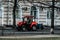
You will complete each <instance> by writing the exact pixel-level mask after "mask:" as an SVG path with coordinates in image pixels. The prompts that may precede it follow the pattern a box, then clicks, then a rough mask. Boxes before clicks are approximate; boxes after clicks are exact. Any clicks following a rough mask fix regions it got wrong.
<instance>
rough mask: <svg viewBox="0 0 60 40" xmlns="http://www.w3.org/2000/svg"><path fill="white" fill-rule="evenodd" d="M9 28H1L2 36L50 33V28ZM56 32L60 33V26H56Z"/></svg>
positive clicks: (0, 33)
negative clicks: (31, 29)
mask: <svg viewBox="0 0 60 40" xmlns="http://www.w3.org/2000/svg"><path fill="white" fill-rule="evenodd" d="M5 29H8V30H0V36H2V35H4V36H11V35H13V36H21V35H22V36H24V35H47V34H50V28H49V27H48V28H45V29H43V30H40V29H38V30H37V31H23V32H22V31H17V30H16V29H12V28H5ZM54 34H57V35H60V27H55V29H54Z"/></svg>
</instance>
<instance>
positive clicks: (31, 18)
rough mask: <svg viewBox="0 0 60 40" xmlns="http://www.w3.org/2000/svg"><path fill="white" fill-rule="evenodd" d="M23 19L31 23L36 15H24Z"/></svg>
mask: <svg viewBox="0 0 60 40" xmlns="http://www.w3.org/2000/svg"><path fill="white" fill-rule="evenodd" d="M23 21H25V22H27V24H31V22H33V21H34V16H24V17H23Z"/></svg>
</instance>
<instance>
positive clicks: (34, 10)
mask: <svg viewBox="0 0 60 40" xmlns="http://www.w3.org/2000/svg"><path fill="white" fill-rule="evenodd" d="M36 13H37V9H36V6H32V7H31V15H32V16H34V18H36Z"/></svg>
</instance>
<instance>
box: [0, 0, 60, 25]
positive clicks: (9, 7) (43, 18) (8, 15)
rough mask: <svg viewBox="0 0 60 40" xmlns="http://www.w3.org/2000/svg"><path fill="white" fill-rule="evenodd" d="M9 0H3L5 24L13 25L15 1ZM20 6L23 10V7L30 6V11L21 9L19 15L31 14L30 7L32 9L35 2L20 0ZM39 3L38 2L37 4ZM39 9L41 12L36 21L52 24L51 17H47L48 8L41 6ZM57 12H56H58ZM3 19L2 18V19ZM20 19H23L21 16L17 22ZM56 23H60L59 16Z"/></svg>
mask: <svg viewBox="0 0 60 40" xmlns="http://www.w3.org/2000/svg"><path fill="white" fill-rule="evenodd" d="M6 1H7V0H3V24H8V25H12V24H13V6H14V5H13V3H14V0H10V1H12V2H6ZM18 4H19V6H20V8H19V9H18V10H20V11H21V9H22V8H23V7H28V9H29V11H28V10H27V11H25V12H23V11H22V12H20V11H19V15H20V13H22V15H20V17H21V16H22V17H23V16H24V15H30V13H31V12H30V9H31V6H32V5H33V4H31V3H29V2H26V3H23V2H22V1H20V2H19V3H18ZM37 5H38V4H37ZM38 9H39V14H38V15H37V16H39V17H38V19H36V21H37V22H38V23H39V24H40V23H42V24H44V25H51V19H48V18H47V11H48V10H46V9H43V10H41V9H40V7H39V8H38ZM56 13H57V12H55V14H56ZM0 20H1V19H0ZM18 21H21V18H16V23H17V22H18ZM55 25H60V19H59V18H57V19H55Z"/></svg>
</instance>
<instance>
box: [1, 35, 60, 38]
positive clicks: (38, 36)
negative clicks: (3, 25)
mask: <svg viewBox="0 0 60 40" xmlns="http://www.w3.org/2000/svg"><path fill="white" fill-rule="evenodd" d="M47 37H60V35H34V36H0V38H47Z"/></svg>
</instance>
